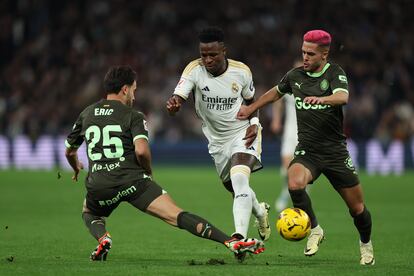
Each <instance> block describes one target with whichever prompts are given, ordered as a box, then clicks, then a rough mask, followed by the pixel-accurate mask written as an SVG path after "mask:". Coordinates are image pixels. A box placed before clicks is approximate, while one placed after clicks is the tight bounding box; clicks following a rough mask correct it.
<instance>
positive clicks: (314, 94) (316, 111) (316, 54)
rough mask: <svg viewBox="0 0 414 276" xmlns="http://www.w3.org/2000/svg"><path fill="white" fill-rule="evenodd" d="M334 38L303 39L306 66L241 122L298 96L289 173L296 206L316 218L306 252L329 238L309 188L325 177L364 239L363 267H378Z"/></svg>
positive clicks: (243, 113)
mask: <svg viewBox="0 0 414 276" xmlns="http://www.w3.org/2000/svg"><path fill="white" fill-rule="evenodd" d="M330 44H331V35H330V34H329V33H327V32H325V31H323V30H312V31H309V32H307V33H306V34H305V35H304V37H303V44H302V57H303V66H300V67H297V68H293V69H292V70H290V71H289V72H287V73H286V75H285V76H284V77H283V78H282V80H281V81H280V82H279V84H278V85H276V86H275V87H273V88H271V89H270V90H269V91H267V92H266V93H265V94H264V95H262V96H261V97H260V98H259V99H258V100H257V101H256V102H254V103H252V104H251V105H249V106H242V107H241V109H240V110H239V113H238V116H237V117H238V118H239V119H246V118H248V116H249V115H250V114H251V113H252V112H254V111H256V110H257V109H259V108H260V107H262V106H264V105H266V104H268V103H271V102H274V101H277V100H279V99H280V98H282V97H283V95H284V94H293V96H294V97H295V105H296V115H297V124H298V140H299V143H298V146H297V147H296V150H295V155H294V159H293V160H292V162H291V163H290V165H289V169H288V187H289V194H290V197H291V199H292V202H293V206H294V207H297V208H300V209H302V210H304V211H305V212H306V213H307V214H308V215H309V217H310V219H311V227H312V229H311V233H310V235H309V237H308V241H307V244H306V247H305V250H304V254H305V255H306V256H312V255H314V254H315V253H316V252H317V251H318V249H319V245H320V243H321V242H322V240H323V239H324V231H323V229H322V228H321V226H320V225H319V224H318V221H317V219H316V216H315V214H314V211H313V208H312V204H311V200H310V198H309V196H308V194H307V193H306V189H305V188H306V185H307V184H309V183H312V182H314V181H315V180H316V179H317V178H318V177H319V176H320V174H324V175H325V176H326V177H327V178H328V180H329V182H330V183H331V185H332V186H333V187H334V188H335V190H336V191H337V192H338V193H339V194H340V195H341V197H342V199H343V200H344V201H345V203H346V205H347V207H348V209H349V213H350V214H351V216H352V217H353V219H354V224H355V226H356V228H357V230H358V232H359V235H360V242H359V246H360V253H361V258H360V264H361V265H373V264H375V259H374V251H373V247H372V242H371V226H372V222H371V215H370V213H369V211H368V209H367V207H366V206H365V204H364V200H363V193H362V187H361V185H360V182H359V179H358V175H357V172H356V171H355V168H354V166H353V164H352V160H351V158H350V156H349V153H348V150H347V148H346V140H345V139H346V137H345V135H344V134H343V112H342V106H343V105H345V104H347V102H348V96H349V92H348V80H347V77H346V75H345V72H344V70H342V68H341V67H340V66H339V65H337V64H334V63H330V62H328V60H327V59H328V54H329V49H330Z"/></svg>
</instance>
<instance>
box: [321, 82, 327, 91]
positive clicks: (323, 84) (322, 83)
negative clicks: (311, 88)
mask: <svg viewBox="0 0 414 276" xmlns="http://www.w3.org/2000/svg"><path fill="white" fill-rule="evenodd" d="M320 86H321V89H322V91H326V90H327V89H328V88H329V82H328V81H327V80H326V79H324V80H323V81H321V84H320Z"/></svg>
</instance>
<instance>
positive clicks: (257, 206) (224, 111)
mask: <svg viewBox="0 0 414 276" xmlns="http://www.w3.org/2000/svg"><path fill="white" fill-rule="evenodd" d="M199 39H200V44H199V49H200V56H201V58H199V59H197V60H194V61H192V62H190V63H189V64H188V65H187V67H186V68H185V69H184V71H183V73H182V75H181V78H180V80H179V82H178V84H177V86H176V88H175V90H174V94H173V96H172V97H171V98H169V99H168V101H167V110H168V112H169V113H170V114H171V115H174V114H175V113H176V112H178V111H179V109H180V107H181V105H182V104H183V103H184V102H185V101H186V100H187V98H188V97H189V95H190V93H193V96H194V100H195V110H196V113H197V115H198V117H199V118H200V119H201V120H202V122H203V125H202V130H203V133H204V135H205V136H206V138H207V139H208V141H209V144H208V150H209V153H210V155H211V157H212V158H213V160H214V162H215V165H216V170H217V173H218V175H219V176H220V178H221V180H222V182H223V184H224V186H225V187H226V189H227V190H229V191H230V192H231V193H233V200H234V201H233V217H234V225H235V231H236V232H235V233H234V234H233V235H234V236H235V237H240V236H243V237H246V235H247V232H248V228H249V223H250V216H251V214H252V213H253V215H254V216H255V217H256V223H257V226H258V230H259V235H260V237H261V238H262V239H263V240H267V239H268V238H269V236H270V226H269V221H268V211H269V205H268V204H267V203H264V202H262V203H259V202H258V200H257V198H256V194H255V192H254V191H253V190H252V189H251V187H250V184H249V177H250V173H251V172H253V171H256V170H258V169H261V168H262V164H261V161H260V154H261V126H260V123H259V119H258V116H257V113H256V114H252V116H251V117H250V118H249V120H238V119H236V115H237V112H238V110H239V108H240V106H241V105H242V103H243V102H245V104H250V103H252V102H253V101H254V93H255V88H254V85H253V79H252V73H251V71H250V69H249V67H248V66H246V65H245V64H243V63H242V62H238V61H235V60H231V59H228V58H227V57H226V47H225V46H224V42H223V41H224V34H223V31H222V30H221V29H219V28H216V27H209V28H206V29H204V30H202V31H201V32H200V34H199ZM236 257H238V258H239V259H243V258H244V256H236Z"/></svg>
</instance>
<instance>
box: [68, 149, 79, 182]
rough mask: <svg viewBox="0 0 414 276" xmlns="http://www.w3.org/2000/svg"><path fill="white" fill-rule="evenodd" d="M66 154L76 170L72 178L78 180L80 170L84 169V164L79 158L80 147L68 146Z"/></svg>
mask: <svg viewBox="0 0 414 276" xmlns="http://www.w3.org/2000/svg"><path fill="white" fill-rule="evenodd" d="M65 156H66V159H67V160H68V163H69V165H70V166H71V167H72V169H73V172H74V174H73V176H72V180H74V181H78V176H79V172H80V171H81V170H82V169H83V164H82V163H81V162H80V161H79V159H78V149H77V148H66V152H65Z"/></svg>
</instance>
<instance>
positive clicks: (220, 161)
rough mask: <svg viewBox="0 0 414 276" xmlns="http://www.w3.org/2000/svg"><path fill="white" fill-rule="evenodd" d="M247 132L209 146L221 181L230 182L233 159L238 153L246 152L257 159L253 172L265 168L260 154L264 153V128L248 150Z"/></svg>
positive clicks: (241, 132)
mask: <svg viewBox="0 0 414 276" xmlns="http://www.w3.org/2000/svg"><path fill="white" fill-rule="evenodd" d="M245 136H246V130H244V131H240V132H239V134H237V135H235V136H234V137H233V138H232V139H229V140H228V141H227V142H225V143H222V144H211V143H210V144H209V145H208V152H209V153H210V155H211V157H212V158H213V160H214V163H215V165H216V170H217V173H218V175H219V176H220V178H221V180H222V181H223V183H224V182H227V181H230V169H231V157H232V156H233V155H234V154H235V153H238V152H244V153H248V154H251V155H253V156H255V157H256V163H255V164H254V166H253V171H257V170H259V169H261V168H262V167H263V165H262V163H261V157H260V154H261V153H262V127H260V128H259V131H258V134H257V137H256V139H255V140H254V141H253V143H252V145H251V146H250V147H249V148H246V145H245V142H246V141H245V140H243V138H244V137H245Z"/></svg>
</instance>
